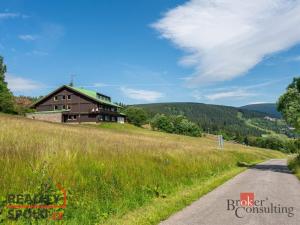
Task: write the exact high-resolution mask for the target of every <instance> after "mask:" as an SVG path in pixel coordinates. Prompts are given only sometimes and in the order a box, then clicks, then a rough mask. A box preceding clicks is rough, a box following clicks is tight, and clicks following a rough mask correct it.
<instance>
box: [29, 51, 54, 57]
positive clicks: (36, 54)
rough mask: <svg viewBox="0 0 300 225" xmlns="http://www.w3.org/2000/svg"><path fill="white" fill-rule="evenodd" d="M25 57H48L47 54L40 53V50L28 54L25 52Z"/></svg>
mask: <svg viewBox="0 0 300 225" xmlns="http://www.w3.org/2000/svg"><path fill="white" fill-rule="evenodd" d="M26 55H28V56H47V55H49V53H48V52H45V51H40V50H32V51H30V52H27V53H26Z"/></svg>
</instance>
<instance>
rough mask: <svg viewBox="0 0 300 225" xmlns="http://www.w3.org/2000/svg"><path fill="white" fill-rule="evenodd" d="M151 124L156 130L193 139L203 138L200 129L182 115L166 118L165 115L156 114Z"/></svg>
mask: <svg viewBox="0 0 300 225" xmlns="http://www.w3.org/2000/svg"><path fill="white" fill-rule="evenodd" d="M150 124H151V127H152V129H154V130H160V131H164V132H167V133H174V134H182V135H187V136H193V137H199V136H201V129H200V127H199V126H198V125H197V124H195V123H193V122H191V121H189V120H188V119H187V118H185V117H184V116H182V115H179V116H166V115H164V114H156V115H155V116H154V117H153V119H152V120H151V122H150Z"/></svg>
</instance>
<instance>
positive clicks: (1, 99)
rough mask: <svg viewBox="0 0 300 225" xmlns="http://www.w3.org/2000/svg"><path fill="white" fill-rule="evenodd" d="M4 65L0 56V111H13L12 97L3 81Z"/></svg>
mask: <svg viewBox="0 0 300 225" xmlns="http://www.w3.org/2000/svg"><path fill="white" fill-rule="evenodd" d="M5 73H6V65H5V64H4V62H3V57H1V56H0V112H5V113H13V112H14V98H13V95H12V93H11V92H10V90H9V89H8V87H7V83H6V82H5Z"/></svg>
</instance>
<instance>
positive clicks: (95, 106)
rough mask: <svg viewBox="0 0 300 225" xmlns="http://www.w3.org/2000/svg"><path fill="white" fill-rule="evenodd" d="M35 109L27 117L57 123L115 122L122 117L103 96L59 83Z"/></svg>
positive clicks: (123, 118)
mask: <svg viewBox="0 0 300 225" xmlns="http://www.w3.org/2000/svg"><path fill="white" fill-rule="evenodd" d="M32 108H34V109H36V112H34V113H29V114H27V117H28V118H32V119H38V120H46V121H52V122H61V123H81V122H87V123H88V122H96V123H97V122H101V121H107V122H119V123H124V121H125V119H126V117H125V115H124V114H122V113H121V112H120V108H121V107H120V106H119V105H117V104H114V103H112V102H111V98H110V97H109V96H107V95H104V94H101V93H98V92H96V91H91V90H87V89H84V88H79V87H74V86H69V85H63V86H61V87H59V88H58V89H56V90H55V91H53V92H51V93H49V94H48V95H46V96H45V97H43V98H41V99H40V100H38V101H37V102H35V103H34V104H33V105H32Z"/></svg>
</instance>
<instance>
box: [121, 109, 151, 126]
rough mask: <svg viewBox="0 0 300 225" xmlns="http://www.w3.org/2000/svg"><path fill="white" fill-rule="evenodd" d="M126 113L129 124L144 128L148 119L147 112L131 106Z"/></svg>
mask: <svg viewBox="0 0 300 225" xmlns="http://www.w3.org/2000/svg"><path fill="white" fill-rule="evenodd" d="M124 113H125V114H126V116H127V119H128V122H130V123H132V124H134V125H135V126H139V127H140V126H142V125H143V124H145V123H146V122H147V119H148V115H147V112H146V111H145V110H144V109H141V108H137V107H133V106H130V107H128V108H126V109H125V110H124Z"/></svg>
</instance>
